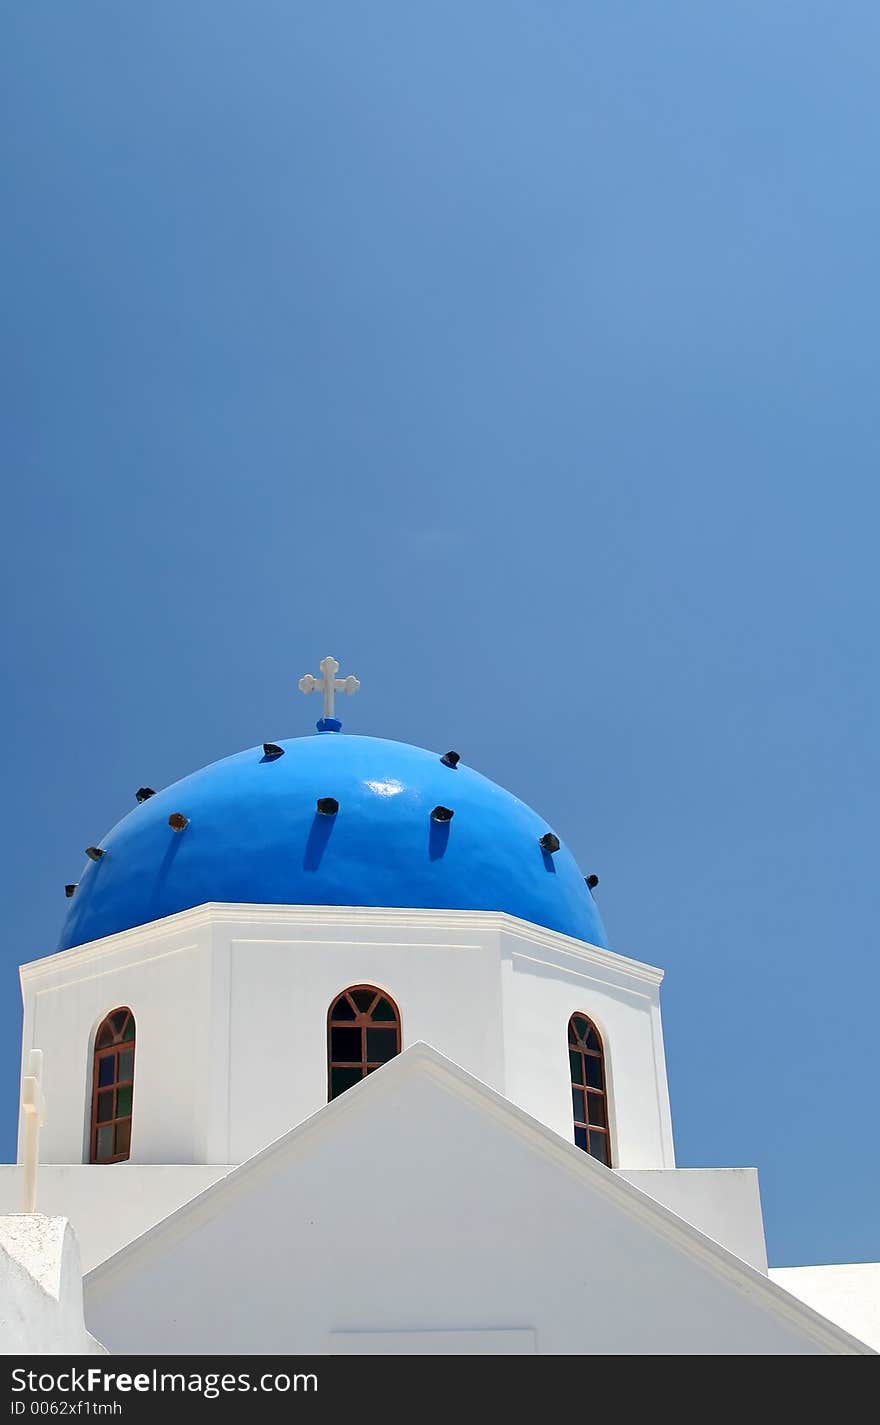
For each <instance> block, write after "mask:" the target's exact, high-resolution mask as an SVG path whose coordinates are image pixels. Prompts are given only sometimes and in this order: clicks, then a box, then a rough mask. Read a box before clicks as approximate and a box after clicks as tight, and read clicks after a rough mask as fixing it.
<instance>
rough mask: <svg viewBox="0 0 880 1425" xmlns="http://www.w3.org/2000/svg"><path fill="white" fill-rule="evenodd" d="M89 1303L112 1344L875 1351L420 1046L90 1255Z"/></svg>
mask: <svg viewBox="0 0 880 1425" xmlns="http://www.w3.org/2000/svg"><path fill="white" fill-rule="evenodd" d="M120 1171H121V1172H124V1171H125V1169H124V1168H123V1169H121V1170H120ZM86 1303H87V1315H88V1320H89V1323H90V1326H91V1329H92V1330H93V1331H95V1332H96V1334H98V1335H99V1337H100V1338H101V1339H103V1340H104V1341H106V1343H107V1344H108V1346H109V1347H110V1349H111V1350H117V1351H126V1350H134V1351H143V1352H147V1351H156V1352H162V1351H171V1352H180V1353H184V1352H193V1353H197V1352H202V1351H204V1352H209V1353H213V1352H232V1353H245V1354H248V1353H259V1352H275V1351H277V1352H288V1353H290V1352H295V1353H302V1354H310V1353H320V1352H324V1351H328V1350H332V1349H334V1341H335V1340H339V1339H343V1338H344V1339H345V1341H346V1343H347V1345H346V1349H348V1350H351V1349H356V1346H355V1347H354V1348H353V1347H352V1344H351V1342H352V1339H354V1340H355V1341H356V1339H357V1336H358V1333H364V1340H365V1342H366V1341H367V1340H368V1339H369V1341H370V1343H371V1344H370V1345H369V1349H370V1350H375V1349H381V1340H382V1335H383V1333H387V1340H388V1343H389V1344H388V1349H389V1351H393V1350H397V1349H400V1348H399V1345H396V1344H395V1342H398V1341H399V1339H400V1333H402V1332H409V1331H418V1332H420V1333H425V1336H426V1337H427V1336H430V1334H431V1333H448V1334H449V1339H455V1340H457V1341H458V1342H459V1345H458V1346H457V1347H456V1350H459V1351H460V1350H464V1349H465V1347H464V1346H463V1345H462V1344H461V1342H462V1341H463V1340H464V1339H465V1337H466V1336H467V1334H468V1333H469V1332H470V1333H475V1332H487V1331H491V1332H496V1333H497V1332H502V1333H508V1336H510V1333H517V1332H518V1333H523V1332H525V1333H533V1339H534V1340H535V1342H536V1349H537V1350H539V1351H541V1352H543V1353H554V1354H568V1353H591V1354H605V1353H609V1352H619V1353H624V1354H646V1353H647V1354H650V1353H661V1354H663V1353H682V1354H698V1353H708V1354H725V1353H731V1354H825V1353H832V1354H851V1353H854V1354H870V1351H869V1350H868V1348H866V1347H865V1346H864V1344H863V1343H861V1342H859V1341H857V1340H855V1339H854V1338H853V1337H851V1336H849V1335H847V1333H846V1332H844V1331H842V1330H841V1329H840V1328H839V1327H837V1326H835V1325H834V1324H833V1323H831V1322H830V1321H827V1320H826V1319H825V1318H824V1317H822V1316H820V1315H818V1313H816V1312H815V1311H813V1310H811V1309H810V1308H809V1307H807V1306H805V1305H804V1304H803V1303H801V1302H799V1301H797V1300H796V1299H795V1298H794V1297H792V1296H790V1295H789V1294H788V1293H787V1292H785V1291H782V1290H780V1289H779V1288H778V1287H776V1286H775V1285H774V1284H773V1283H772V1282H770V1281H769V1280H768V1278H767V1277H765V1276H764V1275H763V1274H762V1273H760V1272H758V1271H755V1270H754V1269H753V1268H751V1267H749V1266H747V1265H746V1264H745V1263H744V1262H742V1261H740V1260H739V1259H738V1258H737V1257H734V1256H733V1255H732V1254H731V1253H729V1252H727V1251H726V1250H725V1249H724V1248H723V1247H721V1246H719V1245H718V1244H717V1243H715V1242H713V1241H711V1240H710V1239H709V1238H707V1237H705V1236H704V1235H703V1234H702V1233H700V1232H699V1231H698V1230H697V1229H696V1228H694V1227H692V1226H691V1225H690V1224H688V1223H686V1222H684V1221H683V1220H682V1219H681V1218H678V1217H676V1216H675V1215H674V1214H673V1213H671V1212H669V1211H668V1210H667V1209H666V1208H664V1207H662V1206H661V1205H660V1204H659V1203H657V1202H655V1201H654V1200H653V1199H652V1198H649V1197H647V1196H646V1195H645V1194H644V1193H642V1192H640V1191H639V1189H638V1188H636V1187H634V1186H633V1185H632V1184H631V1183H628V1182H627V1181H625V1180H624V1179H623V1178H621V1177H619V1176H617V1175H616V1174H615V1173H612V1172H610V1171H609V1170H608V1169H606V1168H604V1167H602V1166H601V1165H600V1164H599V1163H597V1162H595V1161H594V1160H593V1159H592V1158H590V1157H588V1156H587V1155H586V1154H585V1153H583V1152H581V1151H580V1150H579V1149H577V1148H576V1147H575V1146H574V1144H571V1143H568V1142H566V1141H565V1140H564V1139H562V1138H560V1137H559V1136H558V1135H556V1134H555V1133H553V1132H552V1131H551V1130H549V1129H547V1128H546V1127H544V1126H543V1125H542V1124H540V1123H539V1122H537V1121H536V1120H535V1119H533V1118H530V1117H529V1116H528V1115H527V1114H525V1113H524V1112H522V1110H520V1109H518V1108H517V1107H515V1106H514V1105H513V1104H511V1103H510V1102H509V1101H508V1100H507V1099H504V1098H502V1097H501V1096H500V1095H499V1094H497V1093H495V1092H494V1091H493V1090H491V1089H489V1088H487V1087H486V1085H484V1084H482V1083H480V1082H479V1081H478V1080H476V1079H474V1078H473V1077H472V1076H471V1075H469V1074H467V1073H465V1072H464V1070H462V1069H461V1068H459V1067H458V1066H457V1065H455V1064H452V1063H451V1062H450V1061H449V1060H447V1059H445V1058H444V1057H443V1056H442V1055H441V1054H439V1053H438V1052H437V1051H436V1050H434V1049H432V1048H430V1047H429V1046H428V1045H425V1044H417V1045H414V1046H413V1047H412V1048H410V1049H407V1050H406V1051H405V1052H404V1053H403V1054H402V1055H400V1056H399V1057H398V1058H396V1059H394V1060H393V1061H392V1062H391V1063H389V1064H387V1065H386V1066H385V1067H384V1068H382V1069H381V1070H379V1071H377V1072H376V1073H375V1074H372V1075H371V1076H370V1077H368V1078H367V1079H366V1080H364V1081H363V1082H362V1083H361V1084H359V1085H357V1086H355V1087H354V1088H352V1089H349V1090H348V1092H347V1093H345V1094H344V1095H343V1096H342V1097H340V1098H338V1099H336V1100H334V1102H332V1103H330V1104H328V1105H327V1106H326V1107H324V1108H322V1109H321V1110H320V1112H318V1113H317V1114H315V1115H314V1116H313V1117H312V1118H310V1119H308V1120H306V1121H305V1122H304V1123H302V1124H300V1125H298V1126H297V1127H296V1128H294V1129H292V1130H291V1131H290V1132H289V1133H287V1134H285V1135H284V1136H283V1137H282V1138H280V1139H278V1140H277V1141H276V1142H275V1143H273V1144H271V1145H270V1146H269V1147H268V1148H266V1149H264V1150H263V1151H262V1152H261V1153H259V1154H257V1155H256V1156H255V1157H253V1158H251V1159H250V1160H249V1161H248V1162H247V1163H244V1164H243V1165H242V1166H241V1167H238V1168H236V1169H235V1170H233V1171H232V1172H231V1173H230V1174H229V1175H228V1176H227V1177H225V1178H223V1179H222V1180H221V1181H220V1182H218V1183H216V1184H215V1185H214V1186H212V1187H210V1188H208V1189H207V1190H206V1191H205V1192H203V1193H202V1194H200V1196H199V1197H197V1198H195V1199H193V1200H192V1201H191V1202H189V1203H187V1204H186V1205H185V1206H184V1207H182V1208H180V1209H179V1210H178V1211H177V1212H175V1213H173V1214H172V1215H171V1216H170V1217H168V1218H166V1219H165V1220H164V1221H163V1222H161V1223H159V1224H158V1225H157V1226H156V1227H154V1228H152V1229H151V1230H150V1231H148V1232H146V1233H144V1235H143V1236H142V1237H139V1238H137V1239H136V1240H135V1241H134V1242H132V1243H131V1244H129V1246H127V1247H126V1248H124V1249H123V1250H122V1251H121V1252H119V1253H117V1254H116V1255H115V1256H114V1257H111V1258H110V1259H108V1261H106V1262H104V1263H103V1264H102V1265H101V1266H100V1267H98V1268H96V1269H95V1270H94V1271H93V1272H92V1273H90V1275H89V1276H88V1277H87V1278H86ZM438 1339H439V1337H438ZM484 1339H485V1340H488V1339H489V1338H488V1337H485V1338H484ZM511 1339H512V1338H511ZM377 1340H379V1342H380V1345H379V1347H378V1348H377V1346H376V1341H377ZM365 1349H367V1346H366V1345H365ZM423 1349H425V1348H424V1347H423ZM438 1349H442V1348H438ZM490 1349H491V1348H490Z"/></svg>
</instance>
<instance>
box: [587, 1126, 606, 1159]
mask: <svg viewBox="0 0 880 1425" xmlns="http://www.w3.org/2000/svg"><path fill="white" fill-rule="evenodd" d="M590 1153H591V1155H592V1157H594V1158H598V1160H599V1162H600V1163H604V1164H605V1166H606V1167H607V1166H608V1140H607V1138H606V1137H605V1134H604V1133H591V1134H590Z"/></svg>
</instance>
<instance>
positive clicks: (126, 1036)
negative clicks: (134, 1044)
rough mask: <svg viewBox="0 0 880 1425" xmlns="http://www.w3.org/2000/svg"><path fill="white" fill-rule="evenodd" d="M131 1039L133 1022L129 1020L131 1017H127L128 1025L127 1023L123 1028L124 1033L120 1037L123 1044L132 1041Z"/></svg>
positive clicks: (132, 1036)
mask: <svg viewBox="0 0 880 1425" xmlns="http://www.w3.org/2000/svg"><path fill="white" fill-rule="evenodd" d="M133 1038H134V1020H133V1019H132V1018H131V1016H129V1020H128V1023H127V1024H126V1026H125V1033H124V1034H123V1036H122V1039H123V1043H125V1044H127V1043H128V1041H129V1040H130V1039H133Z"/></svg>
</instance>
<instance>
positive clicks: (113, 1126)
mask: <svg viewBox="0 0 880 1425" xmlns="http://www.w3.org/2000/svg"><path fill="white" fill-rule="evenodd" d="M133 1095H134V1015H133V1014H132V1012H131V1010H130V1009H114V1010H112V1011H111V1012H110V1014H108V1015H107V1018H106V1019H105V1020H104V1022H103V1023H102V1024H101V1025H100V1027H99V1029H98V1033H97V1035H96V1036H95V1064H94V1070H93V1073H92V1136H91V1147H90V1149H89V1162H90V1163H124V1162H125V1160H126V1158H127V1157H128V1156H129V1154H130V1153H131V1104H132V1097H133Z"/></svg>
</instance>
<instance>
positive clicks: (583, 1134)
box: [574, 1128, 587, 1152]
mask: <svg viewBox="0 0 880 1425" xmlns="http://www.w3.org/2000/svg"><path fill="white" fill-rule="evenodd" d="M574 1141H575V1143H576V1144H577V1145H578V1147H579V1148H583V1150H584V1152H586V1151H587V1130H586V1128H576V1129H575V1130H574Z"/></svg>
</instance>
